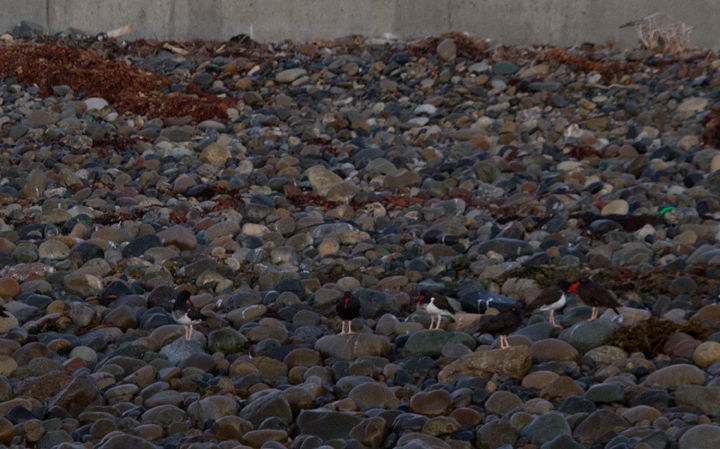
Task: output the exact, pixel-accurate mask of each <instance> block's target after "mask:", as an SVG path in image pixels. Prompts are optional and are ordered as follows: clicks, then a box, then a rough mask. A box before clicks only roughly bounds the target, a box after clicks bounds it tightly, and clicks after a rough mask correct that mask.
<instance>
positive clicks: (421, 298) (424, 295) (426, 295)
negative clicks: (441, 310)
mask: <svg viewBox="0 0 720 449" xmlns="http://www.w3.org/2000/svg"><path fill="white" fill-rule="evenodd" d="M430 299H432V293H430V292H429V291H427V290H422V291H420V294H419V295H418V301H417V305H420V304H428V303H429V302H430Z"/></svg>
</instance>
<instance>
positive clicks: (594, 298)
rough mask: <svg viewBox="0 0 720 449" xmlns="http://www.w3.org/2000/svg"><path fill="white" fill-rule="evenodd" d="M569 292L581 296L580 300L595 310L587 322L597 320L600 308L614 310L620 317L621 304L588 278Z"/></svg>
mask: <svg viewBox="0 0 720 449" xmlns="http://www.w3.org/2000/svg"><path fill="white" fill-rule="evenodd" d="M568 291H569V292H574V293H577V294H578V295H580V299H582V301H583V302H584V303H585V304H587V305H589V306H591V307H592V308H593V311H592V316H591V317H590V318H589V319H588V320H587V321H593V320H594V319H596V318H597V316H598V308H599V307H607V308H610V309H613V310H614V311H615V313H617V314H618V315H620V312H619V311H618V309H617V308H618V307H620V306H621V304H620V303H619V302H617V300H616V299H615V298H614V297H613V295H612V294H611V293H610V290H608V289H606V288H605V287H603V286H602V285H600V284H597V283H595V282H593V281H591V280H590V279H588V278H582V279H580V280H579V281H578V282H576V283H575V284H573V285H571V286H570V288H569V289H568Z"/></svg>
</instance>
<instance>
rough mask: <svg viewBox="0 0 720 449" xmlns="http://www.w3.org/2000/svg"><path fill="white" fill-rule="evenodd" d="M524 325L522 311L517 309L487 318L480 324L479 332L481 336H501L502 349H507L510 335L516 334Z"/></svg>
mask: <svg viewBox="0 0 720 449" xmlns="http://www.w3.org/2000/svg"><path fill="white" fill-rule="evenodd" d="M521 325H522V311H521V310H520V309H518V308H517V307H513V308H511V309H510V310H506V311H504V312H502V313H498V314H497V315H491V316H487V315H486V319H484V321H483V322H482V323H481V324H480V327H479V328H478V332H480V333H481V334H492V335H495V334H500V349H507V348H509V347H510V344H509V343H508V341H507V336H508V334H511V333H513V332H515V331H516V330H517V329H518V328H519V327H520V326H521Z"/></svg>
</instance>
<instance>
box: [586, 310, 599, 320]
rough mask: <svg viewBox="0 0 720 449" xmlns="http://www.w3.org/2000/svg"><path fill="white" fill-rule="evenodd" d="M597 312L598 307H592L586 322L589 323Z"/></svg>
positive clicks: (595, 316)
mask: <svg viewBox="0 0 720 449" xmlns="http://www.w3.org/2000/svg"><path fill="white" fill-rule="evenodd" d="M597 313H598V308H597V307H593V311H592V316H591V317H590V319H588V320H587V322H588V323H589V322H590V321H592V320H594V319H595V318H597Z"/></svg>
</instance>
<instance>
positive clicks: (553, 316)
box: [550, 310, 562, 327]
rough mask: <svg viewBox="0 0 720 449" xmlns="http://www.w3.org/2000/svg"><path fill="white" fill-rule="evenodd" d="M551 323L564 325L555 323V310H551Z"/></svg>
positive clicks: (555, 325) (556, 325)
mask: <svg viewBox="0 0 720 449" xmlns="http://www.w3.org/2000/svg"><path fill="white" fill-rule="evenodd" d="M550 324H552V325H553V326H554V327H562V326H560V325H558V324H557V323H555V311H554V310H551V311H550Z"/></svg>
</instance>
